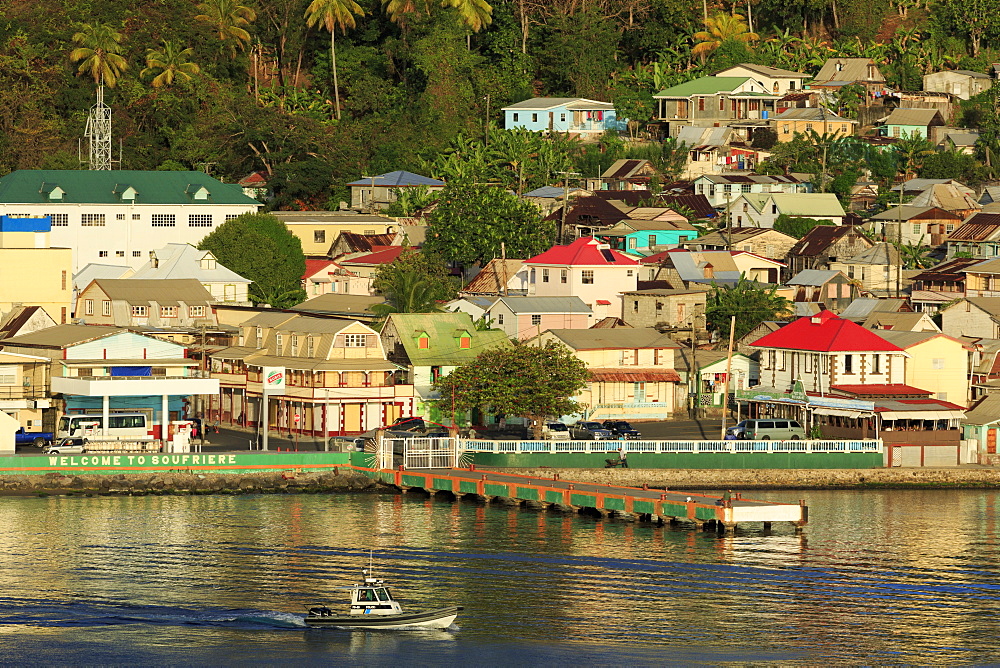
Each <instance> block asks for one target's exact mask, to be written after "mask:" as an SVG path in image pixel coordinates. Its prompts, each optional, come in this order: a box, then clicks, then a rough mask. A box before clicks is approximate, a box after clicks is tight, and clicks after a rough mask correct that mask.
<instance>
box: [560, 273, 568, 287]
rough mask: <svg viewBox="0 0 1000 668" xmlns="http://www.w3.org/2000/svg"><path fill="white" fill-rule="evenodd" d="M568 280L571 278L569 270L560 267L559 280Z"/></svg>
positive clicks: (563, 281)
mask: <svg viewBox="0 0 1000 668" xmlns="http://www.w3.org/2000/svg"><path fill="white" fill-rule="evenodd" d="M567 280H569V272H568V271H566V270H565V269H560V270H559V282H560V283H564V284H565V283H566V281H567Z"/></svg>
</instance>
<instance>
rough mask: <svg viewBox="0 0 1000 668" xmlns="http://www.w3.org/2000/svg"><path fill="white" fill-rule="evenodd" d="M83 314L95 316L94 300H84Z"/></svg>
mask: <svg viewBox="0 0 1000 668" xmlns="http://www.w3.org/2000/svg"><path fill="white" fill-rule="evenodd" d="M83 314H84V315H94V300H93V299H84V300H83Z"/></svg>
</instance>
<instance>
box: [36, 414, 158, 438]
mask: <svg viewBox="0 0 1000 668" xmlns="http://www.w3.org/2000/svg"><path fill="white" fill-rule="evenodd" d="M103 425H104V416H103V415H63V416H62V417H61V418H59V424H58V425H57V427H56V436H55V437H56V438H57V439H59V438H71V437H81V436H91V437H100V436H105V437H106V438H119V439H128V438H139V437H149V436H154V433H153V429H152V427H151V426H150V425H149V418H148V417H147V416H146V414H145V413H111V414H110V415H109V416H108V430H107V434H106V435H105V434H104V433H103V429H102V427H103Z"/></svg>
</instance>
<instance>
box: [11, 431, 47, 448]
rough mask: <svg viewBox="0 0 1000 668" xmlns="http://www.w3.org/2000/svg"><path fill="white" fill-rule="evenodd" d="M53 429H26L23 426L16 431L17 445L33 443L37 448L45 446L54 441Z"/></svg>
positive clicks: (15, 440)
mask: <svg viewBox="0 0 1000 668" xmlns="http://www.w3.org/2000/svg"><path fill="white" fill-rule="evenodd" d="M52 436H53V434H52V432H51V431H25V430H24V427H21V428H20V429H18V430H17V431H16V432H14V443H15V444H16V445H33V446H35V447H36V448H44V447H45V446H46V445H48V444H49V443H51V442H52Z"/></svg>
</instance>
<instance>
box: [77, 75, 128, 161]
mask: <svg viewBox="0 0 1000 668" xmlns="http://www.w3.org/2000/svg"><path fill="white" fill-rule="evenodd" d="M84 137H86V139H87V148H88V151H89V160H88V161H87V169H111V164H112V162H113V161H112V160H111V107H109V106H108V105H106V104H104V84H103V83H100V84H98V86H97V104H95V105H94V106H92V107H91V108H90V113H89V114H88V115H87V130H86V131H85V132H84ZM81 158H82V156H81ZM80 162H83V160H82V159H81V160H80ZM114 162H121V161H120V160H117V161H114Z"/></svg>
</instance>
